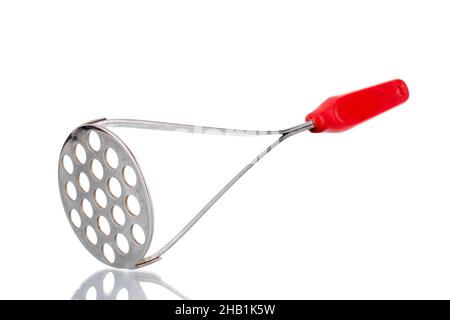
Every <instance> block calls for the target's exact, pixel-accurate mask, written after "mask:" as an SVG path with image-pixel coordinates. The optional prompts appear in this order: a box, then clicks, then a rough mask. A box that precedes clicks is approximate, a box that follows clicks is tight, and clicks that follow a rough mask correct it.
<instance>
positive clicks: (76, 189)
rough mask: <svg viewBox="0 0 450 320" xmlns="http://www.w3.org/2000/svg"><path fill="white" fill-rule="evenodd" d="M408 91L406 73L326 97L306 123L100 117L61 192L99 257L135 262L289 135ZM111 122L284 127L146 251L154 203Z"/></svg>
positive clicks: (70, 160)
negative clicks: (278, 124)
mask: <svg viewBox="0 0 450 320" xmlns="http://www.w3.org/2000/svg"><path fill="white" fill-rule="evenodd" d="M408 97H409V91H408V87H407V86H406V84H405V82H403V81H402V80H392V81H389V82H386V83H383V84H379V85H376V86H373V87H369V88H366V89H362V90H359V91H355V92H352V93H349V94H344V95H339V96H334V97H331V98H328V99H327V100H325V101H324V102H323V103H322V104H321V105H320V106H319V107H318V108H317V109H316V110H314V111H313V112H311V113H310V114H308V115H307V116H306V120H305V122H304V123H303V124H300V125H298V126H295V127H292V128H288V129H284V130H276V131H254V130H236V129H226V128H214V127H200V126H193V125H186V124H176V123H165V122H156V121H145V120H124V119H100V120H95V121H92V122H89V123H86V124H83V125H81V126H79V127H78V128H76V129H75V130H74V131H72V133H70V135H69V136H68V138H67V139H66V141H65V143H64V145H63V147H62V150H61V153H60V157H59V162H58V180H59V190H60V193H61V200H62V203H63V206H64V210H65V212H66V215H67V218H68V219H69V222H70V224H71V226H72V229H73V230H74V232H75V234H76V235H77V236H78V238H79V240H80V241H81V243H82V244H83V245H84V247H85V248H86V249H87V250H88V251H89V252H90V253H91V254H92V255H94V256H95V257H96V258H97V259H98V260H100V261H102V262H103V263H106V264H108V265H110V266H113V267H117V268H128V269H134V268H138V267H143V266H145V265H148V264H151V263H153V262H155V261H157V260H159V259H160V258H161V256H162V254H164V253H165V252H166V251H167V250H169V249H170V248H171V247H172V246H173V245H174V244H175V243H176V242H177V241H178V240H179V239H180V238H181V237H183V235H185V234H186V233H187V232H188V231H189V230H190V229H191V228H192V226H193V225H194V224H195V223H197V221H198V220H199V219H200V218H201V217H202V216H203V215H204V214H205V213H206V212H207V211H208V210H209V209H210V208H211V207H212V206H213V205H214V204H215V203H216V202H217V200H219V199H220V197H222V195H223V194H224V193H225V192H226V191H227V190H228V189H230V188H231V186H232V185H233V184H234V183H235V182H236V181H238V180H239V178H241V177H242V176H243V175H244V174H245V173H246V172H247V171H248V170H249V169H250V168H251V167H253V166H254V165H255V164H256V163H257V162H258V161H259V160H260V159H261V158H262V157H264V156H265V155H266V154H267V153H268V152H269V151H271V150H272V149H273V148H274V147H276V146H277V145H278V144H280V143H281V142H283V141H284V140H286V139H287V138H289V137H291V136H293V135H295V134H297V133H300V132H303V131H306V130H309V131H311V132H340V131H344V130H347V129H350V128H352V127H353V126H355V125H357V124H359V123H361V122H363V121H365V120H367V119H370V118H372V117H374V116H376V115H378V114H380V113H382V112H384V111H386V110H388V109H391V108H393V107H395V106H397V105H399V104H401V103H403V102H405V101H406V100H407V99H408ZM110 127H129V128H139V129H152V130H167V131H177V130H179V131H183V132H191V133H214V134H217V133H219V134H225V135H279V137H278V139H277V140H275V142H273V143H272V144H271V145H270V146H268V147H267V148H266V149H265V150H264V151H263V152H261V153H260V154H259V155H258V156H257V157H256V158H255V159H254V160H253V161H252V162H250V163H249V164H247V165H246V166H245V167H244V168H243V169H242V170H241V171H239V172H238V173H237V175H236V176H235V177H234V178H232V179H231V180H230V181H229V182H228V183H227V184H226V185H225V186H224V187H223V188H222V189H221V190H220V191H219V192H218V193H217V194H216V195H215V196H214V197H213V198H212V199H211V200H210V201H209V202H208V203H207V204H206V205H205V206H204V207H203V208H202V209H201V210H200V211H199V212H198V213H197V214H196V215H195V216H194V217H193V218H192V220H191V221H190V222H189V223H188V224H187V225H186V226H185V227H184V228H183V229H181V231H180V232H178V233H177V234H176V235H175V236H174V237H173V238H172V239H171V240H170V241H169V242H168V243H167V244H166V245H165V246H163V247H162V248H161V249H159V250H157V251H155V252H154V253H153V254H150V255H149V256H146V253H147V251H148V249H149V247H150V243H151V240H152V235H153V208H152V201H151V198H150V194H149V192H148V189H147V186H146V184H145V180H144V176H143V174H142V171H141V169H140V168H139V165H138V163H137V161H136V159H135V157H134V156H133V154H132V152H131V151H130V150H129V149H128V147H127V146H126V144H125V143H124V142H123V141H122V140H121V139H120V138H119V137H118V136H117V135H116V134H114V133H113V132H111V131H110V130H109V128H110Z"/></svg>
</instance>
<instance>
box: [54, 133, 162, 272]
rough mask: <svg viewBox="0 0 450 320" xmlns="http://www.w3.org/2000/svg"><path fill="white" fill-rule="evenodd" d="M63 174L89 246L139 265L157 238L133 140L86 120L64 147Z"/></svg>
mask: <svg viewBox="0 0 450 320" xmlns="http://www.w3.org/2000/svg"><path fill="white" fill-rule="evenodd" d="M83 149H84V152H83ZM114 154H115V156H114ZM133 173H134V175H133ZM58 179H59V190H60V193H61V199H62V202H63V206H64V210H65V212H66V215H67V218H68V219H69V222H70V225H71V226H72V229H73V230H74V232H75V234H76V235H77V237H78V238H79V239H80V241H81V243H82V244H83V245H84V247H85V248H86V249H87V250H89V252H90V253H92V255H94V257H96V258H97V259H99V260H100V261H101V262H103V263H106V264H108V265H110V266H114V267H117V268H128V269H133V268H136V264H137V263H138V262H139V261H140V260H141V259H142V258H144V256H145V254H146V253H147V250H148V248H149V246H150V242H151V239H152V235H153V208H152V202H151V198H150V195H149V193H148V191H147V187H146V185H145V181H144V177H143V175H142V172H141V170H140V168H139V166H138V164H137V162H136V160H135V158H134V156H133V154H132V153H131V152H130V150H129V149H128V148H127V146H126V145H125V144H124V143H123V142H122V141H121V140H120V139H119V138H118V137H117V136H116V135H115V134H113V133H112V132H110V131H109V130H107V129H105V128H103V127H98V126H94V125H83V126H80V127H78V128H77V129H75V130H74V131H73V132H72V133H71V134H70V135H69V137H68V138H67V140H66V142H65V143H64V146H63V148H62V150H61V154H60V157H59V164H58ZM90 207H91V208H90ZM91 209H92V210H91Z"/></svg>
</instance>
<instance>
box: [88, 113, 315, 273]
mask: <svg viewBox="0 0 450 320" xmlns="http://www.w3.org/2000/svg"><path fill="white" fill-rule="evenodd" d="M96 124H98V125H103V126H108V127H128V128H139V129H152V130H165V131H181V132H190V133H203V134H225V135H227V134H230V135H272V134H281V137H279V138H278V139H277V140H276V141H275V142H273V143H272V144H271V145H270V146H268V147H267V148H266V149H264V151H262V152H261V153H260V154H259V155H258V156H257V157H256V158H255V159H253V160H252V161H251V162H250V163H249V164H247V165H246V166H245V167H244V168H243V169H242V170H241V171H239V172H238V173H237V174H236V176H234V177H233V178H232V179H231V180H230V181H229V182H228V183H227V184H226V185H225V186H224V187H223V188H222V189H221V190H220V191H219V192H218V193H217V194H216V195H215V196H214V197H213V198H212V199H211V200H210V201H209V202H208V203H207V204H206V205H205V206H204V207H203V208H202V209H201V210H200V211H199V212H198V213H197V214H196V215H195V216H194V218H192V220H190V221H189V222H188V223H187V224H186V226H185V227H184V228H183V229H181V231H180V232H178V233H177V234H176V235H175V236H174V237H173V238H172V239H171V240H170V241H169V242H168V243H167V244H166V245H165V246H163V247H162V248H161V249H159V250H158V251H156V252H155V253H153V254H151V255H150V256H148V257H146V258H144V259H143V260H141V261H140V262H139V263H138V264H137V267H143V266H146V265H149V264H151V263H153V262H155V261H158V260H159V259H160V258H161V256H162V255H163V254H164V253H165V252H166V251H167V250H169V249H170V248H171V247H172V246H173V245H174V244H175V243H176V242H177V241H178V240H180V239H181V238H182V237H183V236H184V235H185V234H186V233H187V232H188V231H189V230H190V229H191V228H192V227H193V226H194V225H195V224H196V223H197V222H198V221H199V220H200V218H201V217H203V215H204V214H205V213H206V212H207V211H208V210H209V209H210V208H211V207H212V206H213V205H214V204H215V203H216V202H217V201H218V200H219V199H220V198H221V197H222V196H223V195H224V194H225V193H226V192H227V191H228V190H229V189H230V188H231V187H232V186H233V185H234V184H235V183H236V182H237V181H238V180H239V179H240V178H241V177H242V176H243V175H244V174H245V173H246V172H247V171H248V170H250V168H252V167H253V166H254V165H255V164H256V163H257V162H258V161H259V160H261V159H262V158H263V157H264V156H265V155H266V154H267V153H269V152H270V151H271V150H272V149H273V148H275V147H276V146H277V145H279V144H280V143H281V142H283V141H284V140H286V139H287V138H289V137H291V136H293V135H295V134H297V133H300V132H302V131H306V130H310V129H313V128H314V124H313V122H312V121H307V122H305V123H303V124H301V125H298V126H295V127H292V128H288V129H284V130H277V131H265V130H238V129H226V128H216V127H205V126H193V125H186V124H177V123H167V122H157V121H143V120H125V119H117V120H100V121H98V122H97V123H96Z"/></svg>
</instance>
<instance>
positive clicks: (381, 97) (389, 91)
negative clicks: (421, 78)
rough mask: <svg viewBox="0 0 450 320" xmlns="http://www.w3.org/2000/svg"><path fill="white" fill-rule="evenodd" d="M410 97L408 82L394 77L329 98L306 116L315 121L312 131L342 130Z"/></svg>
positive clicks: (307, 118) (308, 119)
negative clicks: (390, 79) (393, 78)
mask: <svg viewBox="0 0 450 320" xmlns="http://www.w3.org/2000/svg"><path fill="white" fill-rule="evenodd" d="M408 97H409V90H408V87H407V86H406V83H405V82H404V81H402V80H392V81H389V82H385V83H382V84H379V85H376V86H373V87H370V88H366V89H362V90H359V91H355V92H352V93H348V94H343V95H339V96H334V97H331V98H328V99H327V100H325V101H324V102H323V103H322V104H321V105H320V106H319V107H318V108H317V109H316V110H314V111H313V112H311V113H310V114H308V115H307V116H306V120H307V121H312V122H313V123H314V128H313V129H311V132H323V131H326V132H341V131H345V130H348V129H350V128H352V127H354V126H356V125H358V124H360V123H361V122H364V121H366V120H368V119H370V118H373V117H375V116H376V115H379V114H380V113H383V112H385V111H387V110H389V109H391V108H393V107H395V106H398V105H399V104H402V103H403V102H405V101H406V100H408Z"/></svg>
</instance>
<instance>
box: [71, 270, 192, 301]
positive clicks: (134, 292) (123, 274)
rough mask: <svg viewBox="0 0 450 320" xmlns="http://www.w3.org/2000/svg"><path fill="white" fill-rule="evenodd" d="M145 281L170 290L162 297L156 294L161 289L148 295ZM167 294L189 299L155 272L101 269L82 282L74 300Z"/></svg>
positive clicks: (149, 298)
mask: <svg viewBox="0 0 450 320" xmlns="http://www.w3.org/2000/svg"><path fill="white" fill-rule="evenodd" d="M145 283H152V284H154V285H157V286H158V287H160V288H162V289H163V290H164V291H168V292H164V295H163V296H162V297H160V296H157V295H156V294H155V292H160V290H153V291H150V290H147V292H151V293H150V295H147V294H146V290H145V289H144V284H145ZM160 288H158V289H160ZM154 291H155V292H154ZM167 294H169V298H168V299H187V297H186V296H184V295H183V294H182V293H180V292H179V291H178V290H176V289H175V288H173V287H172V286H170V285H169V284H167V283H165V282H164V281H162V280H161V277H159V276H158V275H156V274H154V273H149V272H139V271H129V272H127V271H120V270H101V271H98V272H96V273H94V274H93V275H92V276H90V277H89V278H87V279H86V280H85V281H83V282H82V283H81V285H80V287H79V288H78V289H77V290H76V291H75V293H74V294H73V296H72V300H153V299H161V298H167Z"/></svg>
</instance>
